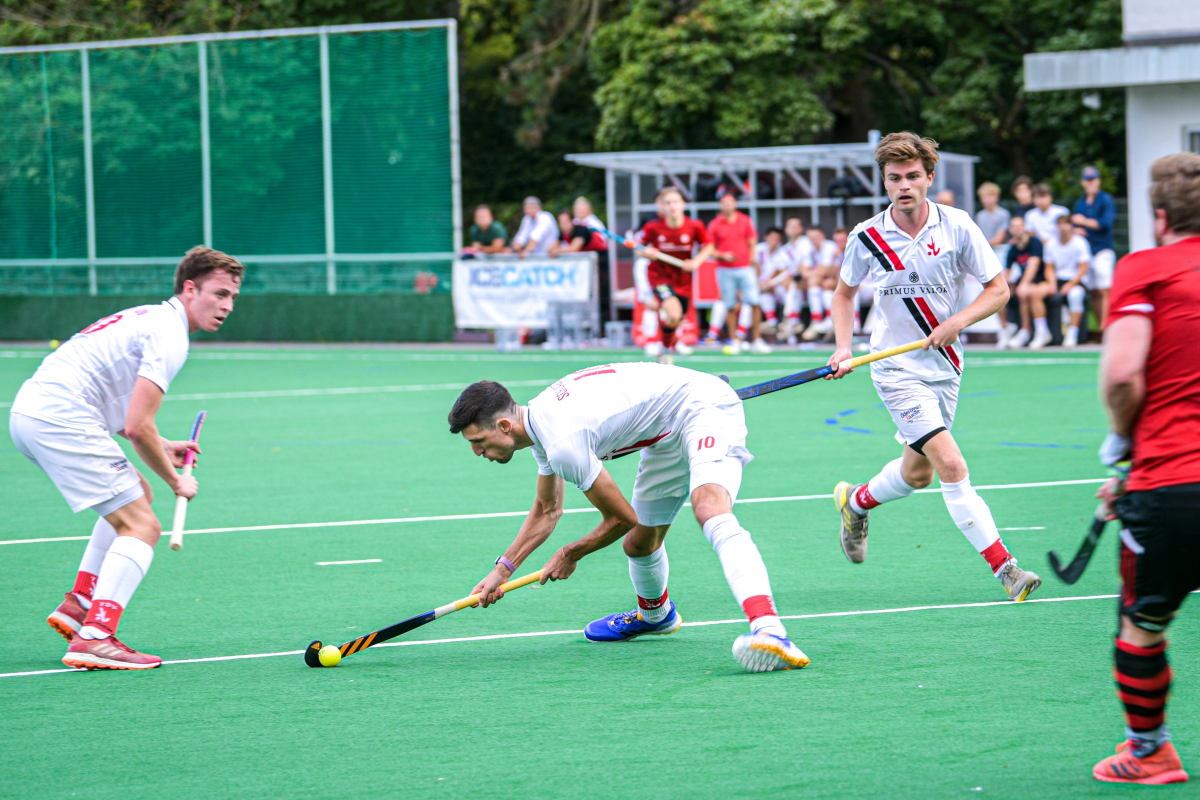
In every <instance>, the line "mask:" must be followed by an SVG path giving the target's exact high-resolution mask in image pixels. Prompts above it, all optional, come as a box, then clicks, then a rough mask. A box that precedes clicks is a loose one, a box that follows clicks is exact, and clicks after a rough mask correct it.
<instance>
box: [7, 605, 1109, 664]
mask: <svg viewBox="0 0 1200 800" xmlns="http://www.w3.org/2000/svg"><path fill="white" fill-rule="evenodd" d="M1116 596H1117V595H1115V594H1092V595H1081V596H1079V597H1042V598H1037V599H1034V600H1026V601H1025V602H1024V603H1014V602H1012V601H1011V600H996V601H991V602H987V603H949V604H946V605H940V606H907V607H905V608H871V609H865V610H862V611H828V612H825V613H822V614H791V615H788V616H782V617H780V619H827V618H831V617H864V616H871V615H875V614H899V613H902V612H907V611H942V610H947V609H954V608H990V607H993V606H1014V607H1015V606H1018V605H1028V604H1030V603H1068V602H1072V601H1076V600H1111V599H1113V598H1114V597H1116ZM745 624H746V620H745V619H744V618H743V619H714V620H707V621H702V622H685V623H683V627H685V628H699V627H705V626H708V625H745ZM581 633H583V631H582V630H568V631H528V632H525V633H493V634H489V635H487V636H455V637H452V638H448V639H420V640H416V641H411V642H384V643H383V644H377V645H375V647H415V646H417V645H426V644H453V643H456V642H489V641H494V640H497V639H528V638H532V637H535V636H563V635H567V634H581ZM303 653H304V651H303V650H287V651H285V652H280V653H250V654H248V655H240V656H211V657H209V658H187V659H180V660H178V661H164V662H162V663H163V664H164V665H167V664H207V663H209V662H213V661H241V660H243V659H249V658H275V657H277V656H298V655H302V654H303ZM62 672H87V670H84V669H42V670H34V671H32V672H5V673H0V678H24V677H27V676H32V675H56V674H59V673H62Z"/></svg>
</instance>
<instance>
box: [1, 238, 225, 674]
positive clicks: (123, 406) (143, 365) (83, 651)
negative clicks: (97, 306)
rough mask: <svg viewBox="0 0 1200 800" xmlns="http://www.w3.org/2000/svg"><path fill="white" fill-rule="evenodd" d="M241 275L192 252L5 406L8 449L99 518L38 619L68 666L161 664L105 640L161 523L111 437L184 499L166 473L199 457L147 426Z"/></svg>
mask: <svg viewBox="0 0 1200 800" xmlns="http://www.w3.org/2000/svg"><path fill="white" fill-rule="evenodd" d="M243 272H244V268H243V267H242V265H241V264H240V263H238V262H237V261H236V260H235V259H233V258H231V257H229V256H227V255H225V254H224V253H220V252H218V251H216V250H210V249H209V248H207V247H195V248H193V249H192V250H190V251H188V254H187V255H186V256H184V258H183V260H182V261H181V262H180V263H179V266H178V267H177V268H176V270H175V296H174V297H172V298H171V299H170V300H167V301H165V302H163V303H161V304H160V305H156V306H137V307H135V308H127V309H125V310H124V311H119V312H117V313H116V314H113V315H111V316H108V317H105V318H104V319H101V320H99V321H98V322H96V323H94V324H92V325H89V326H88V327H86V328H84V329H83V330H82V331H81V332H79V333H77V334H75V335H74V336H73V337H71V339H70V341H68V342H66V343H64V344H63V345H62V346H61V347H59V348H58V349H57V350H55V351H54V352H53V353H51V354H50V355H49V356H47V357H46V358H45V360H44V361H42V364H41V366H40V367H38V369H37V372H35V373H34V374H33V377H32V378H30V379H29V380H27V381H26V382H25V384H24V385H23V386H22V387H21V389H20V391H19V392H18V393H17V397H16V400H14V401H13V405H12V409H11V411H10V416H9V431H10V433H11V435H12V440H13V443H14V444H16V446H17V449H18V450H20V451H21V452H22V453H24V454H25V455H26V456H27V457H28V458H29V460H30V461H32V462H33V463H35V464H37V465H38V466H39V467H41V468H42V470H43V471H45V473H46V474H47V475H49V476H50V479H51V480H52V481H54V485H55V486H57V487H58V490H59V491H60V492H61V493H62V496H63V497H64V498H65V499H66V501H67V503H68V504H69V505H70V506H71V510H72V511H74V512H79V511H82V510H83V509H85V508H90V509H92V510H93V511H95V512H96V513H97V514H99V515H100V518H99V519H98V520H96V525H95V527H94V528H93V529H92V537H91V539H90V540H89V541H88V545H87V549H85V550H84V553H83V561H82V562H81V563H80V565H79V571H78V573H77V574H76V576H75V585H74V587H73V588H72V589H71V591H69V592H67V593H66V596H65V598H64V599H63V602H62V604H61V605H59V607H58V608H57V609H55V610H54V612H53V613H51V614H50V617H49V619H47V620H46V621H47V622H48V623H50V627H52V628H54V630H56V631H58V632H59V633H60V634H62V636H63V637H64V638H66V639H67V641H69V642H70V646H69V647H68V649H67V654H66V655H65V656H63V663H64V664H66V665H67V666H69V667H83V668H86V669H153V668H154V667H157V666H159V665H160V664H162V659H160V658H159V657H158V656H153V655H149V654H146V653H139V652H138V651H136V650H133V649H131V648H130V647H128V646H126V645H124V644H122V643H121V641H120V640H119V639H117V637H116V632H117V624H118V623H119V622H120V619H121V614H122V612H123V611H124V610H125V608H126V607H127V606H128V605H129V600H130V598H131V597H132V596H133V593H134V591H135V590H136V589H137V587H138V584H139V583H141V580H142V578H143V577H144V576H145V574H146V571H147V570H148V569H149V568H150V562H151V561H153V559H154V545H155V543H157V542H158V537H159V534H160V533H161V532H162V526H161V525H160V524H159V522H158V519H157V518H156V517H155V516H154V512H153V511H152V510H151V508H150V501H151V499H152V498H153V495H152V494H151V491H150V484H149V483H148V482H147V481H146V479H145V477H143V476H142V475H141V474H140V473H139V472H138V471H137V470H136V469H135V468H134V467H133V465H131V464H130V463H129V460H128V459H127V458H125V454H124V453H123V452H122V451H121V447H120V446H119V445H118V444H117V443H116V441H114V440H113V438H112V437H113V436H123V437H125V438H126V439H128V440H129V442H130V443H131V444H132V445H133V449H134V450H136V451H137V454H138V455H139V456H140V457H141V459H142V462H143V463H145V465H146V466H148V467H149V468H150V469H151V470H153V471H154V473H155V474H156V475H158V476H159V477H160V478H162V480H163V481H164V482H166V484H167V486H168V487H169V488H170V489H171V491H172V492H174V493H175V494H176V495H179V496H180V497H188V498H190V497H194V496H195V495H196V491H197V484H196V479H195V478H193V477H191V476H190V475H188V476H185V475H180V474H179V473H177V472H175V469H174V468H175V467H181V466H183V459H184V456H185V455H186V453H187V451H188V450H195V451H196V452H197V453H198V452H200V448H199V447H197V446H196V445H195V444H193V443H192V442H172V441H168V440H166V439H164V438H162V437H161V436H159V435H158V428H157V426H156V425H155V422H154V418H155V415H156V414H157V413H158V408H159V406H160V405H161V403H162V400H163V395H164V394H166V391H167V388H168V387H169V386H170V384H171V381H172V380H173V379H174V377H175V375H176V374H177V373H178V372H179V370H180V368H181V367H182V366H183V363H184V362H185V361H186V360H187V356H188V336H189V334H191V333H195V332H196V331H200V330H204V331H215V330H217V329H219V328H220V327H221V324H222V323H223V322H224V321H225V318H226V317H228V316H229V314H230V312H231V311H232V310H233V302H234V300H235V299H236V298H237V295H238V288H239V286H240V285H241V280H242V274H243Z"/></svg>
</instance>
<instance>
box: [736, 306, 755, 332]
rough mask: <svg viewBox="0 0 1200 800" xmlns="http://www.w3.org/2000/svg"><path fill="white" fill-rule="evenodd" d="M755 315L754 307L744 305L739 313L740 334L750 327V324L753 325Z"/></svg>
mask: <svg viewBox="0 0 1200 800" xmlns="http://www.w3.org/2000/svg"><path fill="white" fill-rule="evenodd" d="M753 314H754V306H752V305H750V304H749V303H742V308H741V310H740V311H738V332H739V333H740V332H741V331H742V330H743V329H745V328H749V327H750V323H751V321H753Z"/></svg>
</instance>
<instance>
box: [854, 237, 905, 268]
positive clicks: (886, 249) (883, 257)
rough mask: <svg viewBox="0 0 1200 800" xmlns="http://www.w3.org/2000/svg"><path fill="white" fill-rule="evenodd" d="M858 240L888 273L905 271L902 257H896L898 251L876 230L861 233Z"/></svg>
mask: <svg viewBox="0 0 1200 800" xmlns="http://www.w3.org/2000/svg"><path fill="white" fill-rule="evenodd" d="M858 240H859V241H860V242H862V243H863V244H864V245H865V246H866V248H867V249H868V250H870V251H871V255H873V256H875V260H876V261H878V262H879V265H880V266H881V267H883V268H884V270H886V271H887V272H903V271H904V264H903V263H901V261H900V257H899V256H897V255H896V251H895V250H893V249H892V248H891V246H890V245H889V244H888V243H887V241H886V240H884V238H883V236H882V235H881V234H880V233H879V231H877V230H875V229H874V228H867V229H866V230H862V231H859V232H858Z"/></svg>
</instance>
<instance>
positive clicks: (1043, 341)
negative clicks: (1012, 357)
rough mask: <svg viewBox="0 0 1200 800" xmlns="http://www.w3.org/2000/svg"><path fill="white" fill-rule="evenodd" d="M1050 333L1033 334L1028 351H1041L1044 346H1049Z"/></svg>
mask: <svg viewBox="0 0 1200 800" xmlns="http://www.w3.org/2000/svg"><path fill="white" fill-rule="evenodd" d="M1050 340H1051V336H1050V332H1049V331H1046V332H1045V333H1037V334H1034V337H1033V341H1032V342H1030V343H1029V349H1030V350H1041V349H1042V348H1043V347H1045V346H1046V345H1048V344H1050Z"/></svg>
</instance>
